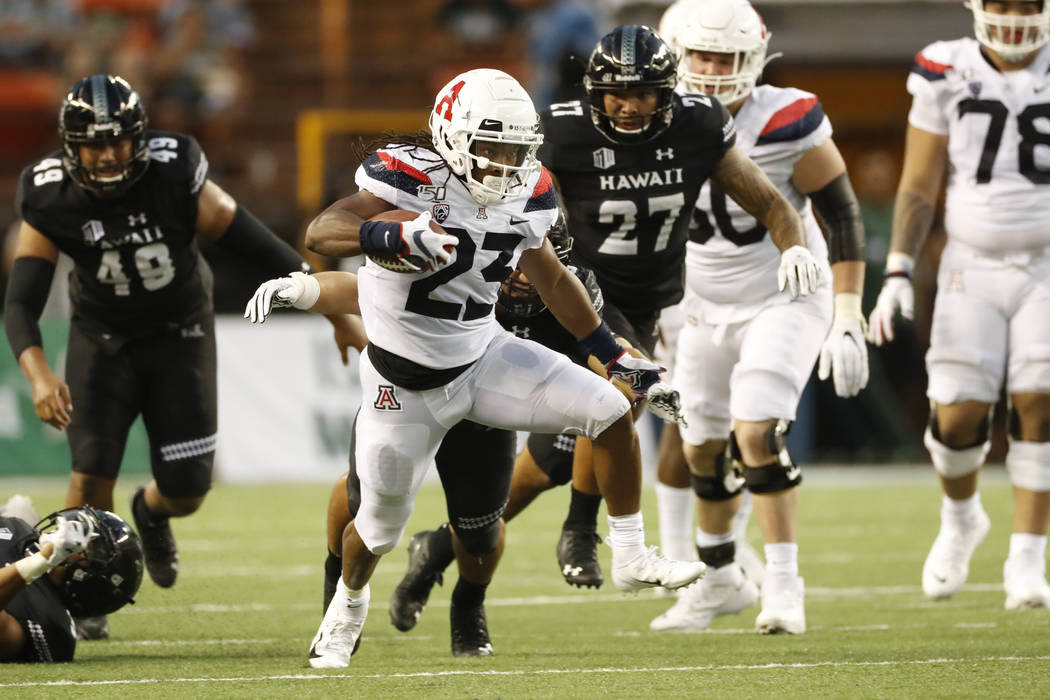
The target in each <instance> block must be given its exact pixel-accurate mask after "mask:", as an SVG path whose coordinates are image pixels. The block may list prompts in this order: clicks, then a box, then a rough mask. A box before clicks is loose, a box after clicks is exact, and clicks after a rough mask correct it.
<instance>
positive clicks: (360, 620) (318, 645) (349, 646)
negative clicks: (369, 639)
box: [309, 581, 371, 668]
mask: <svg viewBox="0 0 1050 700" xmlns="http://www.w3.org/2000/svg"><path fill="white" fill-rule="evenodd" d="M363 593H364V595H362V597H360V598H354V599H352V600H351V599H350V598H349V597H347V595H346V586H345V585H344V584H343V582H342V581H340V582H339V585H338V586H336V590H335V596H333V597H332V602H331V603H329V605H328V610H327V611H325V614H324V619H323V620H321V627H320V628H319V629H318V630H317V635H316V636H315V637H314V641H313V642H311V644H310V658H309V661H310V666H311V667H312V668H346V667H347V666H349V665H350V657H351V656H353V654H354V652H355V651H357V647H358V646H360V644H361V629H362V628H363V627H364V626H365V618H366V617H367V616H368V602H369V599H370V598H371V593H370V590H369V587H368V586H367V585H366V586H365V588H364V591H363Z"/></svg>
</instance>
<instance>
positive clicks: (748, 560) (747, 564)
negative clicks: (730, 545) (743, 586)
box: [734, 537, 766, 588]
mask: <svg viewBox="0 0 1050 700" xmlns="http://www.w3.org/2000/svg"><path fill="white" fill-rule="evenodd" d="M734 561H735V562H736V563H737V564H739V565H740V568H741V569H743V570H744V576H745V577H746V578H747V580H748V581H750V582H751V583H753V584H755V585H756V586H758V587H759V588H761V587H762V582H763V581H764V580H765V579H766V563H765V562H764V561H762V557H761V556H759V554H758V552H756V551H755V548H754V547H752V546H751V543H750V542H748V541H747V538H746V537H739V538H737V540H736V557H735V558H734Z"/></svg>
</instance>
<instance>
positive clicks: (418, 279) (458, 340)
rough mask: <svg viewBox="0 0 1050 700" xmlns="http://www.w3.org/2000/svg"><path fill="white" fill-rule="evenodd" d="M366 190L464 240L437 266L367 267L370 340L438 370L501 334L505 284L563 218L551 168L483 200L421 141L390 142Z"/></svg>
mask: <svg viewBox="0 0 1050 700" xmlns="http://www.w3.org/2000/svg"><path fill="white" fill-rule="evenodd" d="M356 181H357V186H358V187H360V188H361V189H362V190H367V191H368V192H371V193H372V194H374V195H375V196H376V197H379V198H380V199H383V200H385V201H387V202H389V203H390V204H392V205H394V207H396V208H398V209H406V210H408V211H417V212H424V211H429V212H431V213H432V214H433V216H434V221H436V222H437V223H438V224H440V225H441V227H442V228H444V229H445V231H446V232H447V233H449V234H450V235H453V236H455V237H456V238H457V239H459V243H458V244H457V246H456V249H455V252H454V253H453V256H452V262H451V263H449V264H448V265H446V266H444V267H442V268H439V269H437V270H435V271H433V272H423V273H400V272H391V271H390V270H387V269H385V268H382V267H380V266H379V265H376V264H375V263H374V262H372V261H371V260H368V261H367V262H366V263H365V266H364V267H362V268H361V269H360V270H359V271H358V284H359V285H360V286H359V294H358V296H359V298H360V303H361V317H362V318H363V319H364V322H365V331H366V332H367V333H368V338H369V340H370V341H371V342H372V343H374V344H376V345H378V346H379V347H381V348H383V349H384V350H387V351H389V352H392V353H395V354H397V355H400V356H401V357H403V358H406V359H408V360H411V361H413V362H415V363H418V364H420V365H423V366H424V367H430V368H432V369H447V368H450V367H458V366H461V365H465V364H468V363H470V362H473V361H474V360H476V359H478V358H479V357H480V356H481V354H482V352H484V350H485V347H486V346H487V345H488V343H489V341H490V340H491V339H492V337H493V336H494V335H495V334H496V333H497V332H499V331H500V328H499V324H497V323H496V320H495V317H494V315H493V311H494V308H495V303H496V297H497V294H498V292H499V286H500V283H501V282H503V280H505V279H506V278H507V277H508V276H509V275H510V273H511V272H512V271H513V270H514V268H515V266H516V265H517V263H518V258H519V257H520V256H521V254H522V252H524V251H525V250H527V249H529V248H538V247H540V246H541V245H543V241H544V238H545V237H546V235H547V229H548V228H550V226H551V224H553V223H554V219H555V216H556V214H557V197H556V196H555V194H554V187H553V183H552V182H551V177H550V174H549V173H547V171H546V170H543V169H540V170H539V171H537V172H535V173H533V174H532V175H531V176H530V177H529V178H528V180H527V181H526V182H525V184H524V186H523V187H522V188H521V191H520V194H518V195H516V196H511V197H507V198H506V199H504V200H502V201H499V202H495V203H493V204H488V205H485V206H481V205H479V204H478V203H477V202H475V201H474V199H473V198H472V197H471V196H470V193H469V191H468V190H467V188H466V185H464V184H463V182H462V181H461V180H460V179H459V178H457V177H455V176H454V175H453V174H452V172H451V171H450V170H449V169H448V167H447V166H446V165H445V161H444V160H443V159H442V158H441V157H440V156H438V155H437V154H435V153H433V152H432V151H430V150H428V149H425V148H421V147H418V146H407V145H406V146H399V145H391V146H386V147H385V148H381V149H379V150H378V151H376V152H375V153H373V154H372V155H370V156H369V157H368V158H366V159H365V162H364V163H362V164H361V166H360V167H359V168H358V169H357V173H356Z"/></svg>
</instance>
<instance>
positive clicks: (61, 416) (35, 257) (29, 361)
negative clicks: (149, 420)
mask: <svg viewBox="0 0 1050 700" xmlns="http://www.w3.org/2000/svg"><path fill="white" fill-rule="evenodd" d="M57 262H58V248H56V247H55V244H54V243H52V242H51V241H50V240H48V238H47V237H46V236H45V235H44V234H42V233H40V231H38V230H37V229H35V228H33V227H32V226H30V225H29V224H28V223H26V222H25V221H23V222H22V223H21V225H20V228H19V230H18V240H17V242H16V244H15V259H14V263H13V264H12V265H11V274H10V277H9V278H8V281H7V292H6V297H5V300H4V330H5V331H6V332H7V340H8V342H9V343H10V344H11V350H12V351H13V352H14V354H15V358H16V359H17V360H18V366H19V367H21V368H22V373H23V374H25V376H26V379H28V380H29V384H30V385H31V386H32V388H33V408H34V409H35V410H36V415H37V417H39V418H40V420H42V421H44V422H45V423H47V424H49V425H51V426H54V427H55V428H58V429H59V430H63V429H65V427H66V426H68V425H69V421H70V417H69V414H70V413H71V412H72V411H73V402H72V400H71V398H70V395H69V386H68V385H67V384H66V383H65V382H64V381H63V380H62V378H61V377H59V376H57V375H56V374H55V373H54V372H53V371H52V370H51V365H49V364H48V362H47V358H46V357H45V356H44V347H43V339H42V337H41V335H40V314H41V313H42V312H43V310H44V304H46V303H47V295H48V292H49V291H50V289H51V279H52V278H53V277H54V275H55V263H57Z"/></svg>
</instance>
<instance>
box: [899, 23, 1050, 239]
mask: <svg viewBox="0 0 1050 700" xmlns="http://www.w3.org/2000/svg"><path fill="white" fill-rule="evenodd" d="M1048 72H1050V44H1048V45H1046V46H1044V47H1043V48H1042V49H1041V50H1040V51H1039V53H1038V54H1037V56H1036V57H1035V59H1034V60H1033V61H1032V63H1031V64H1030V65H1028V66H1027V67H1026V68H1023V69H1021V70H1016V71H1009V72H1005V73H1002V72H999V71H998V70H997V69H996V68H995V67H993V66H992V64H991V63H990V62H989V61H988V60H987V59H986V58H985V57H984V56H983V55H982V53H981V45H980V44H979V43H978V42H977V41H976V40H974V39H957V40H955V41H940V42H936V43H934V44H931V45H930V46H927V47H926V48H925V49H923V50H922V51H921V52H919V54H918V55H917V56H916V57H915V64H914V66H913V67H912V71H911V74H910V75H909V76H908V92H910V93H911V94H912V95H913V96H914V100H913V102H912V108H911V112H910V113H909V115H908V123H909V124H911V125H912V126H914V127H917V128H919V129H922V130H924V131H929V132H931V133H934V134H941V135H947V136H948V160H949V168H948V189H947V199H946V202H945V228H946V229H947V232H948V236H949V237H950V238H951V239H953V240H958V241H960V242H962V243H965V244H967V245H969V246H972V247H975V248H978V249H982V250H986V251H999V252H1002V251H1021V250H1026V249H1030V248H1039V247H1044V246H1048V245H1050V224H1048V223H1047V222H1050V73H1048Z"/></svg>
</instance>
